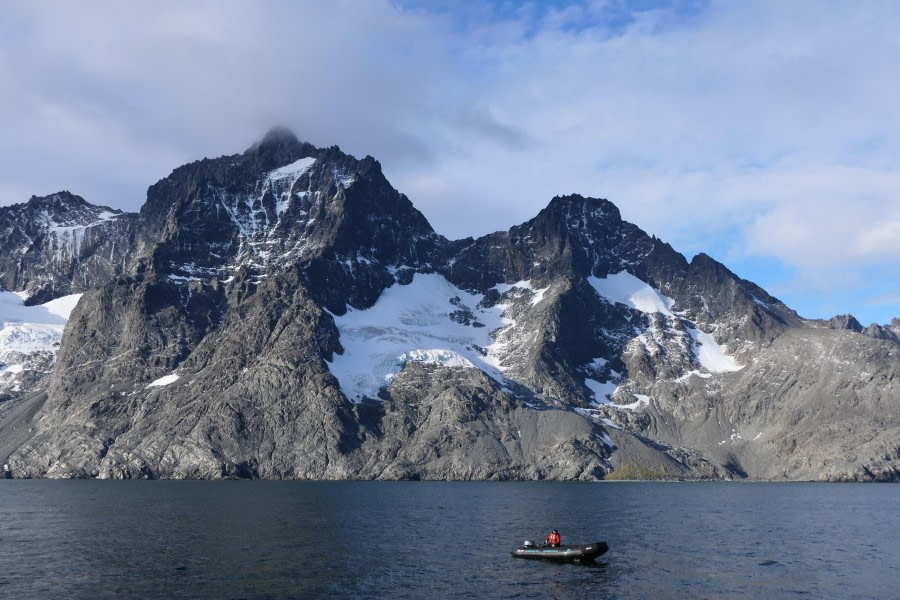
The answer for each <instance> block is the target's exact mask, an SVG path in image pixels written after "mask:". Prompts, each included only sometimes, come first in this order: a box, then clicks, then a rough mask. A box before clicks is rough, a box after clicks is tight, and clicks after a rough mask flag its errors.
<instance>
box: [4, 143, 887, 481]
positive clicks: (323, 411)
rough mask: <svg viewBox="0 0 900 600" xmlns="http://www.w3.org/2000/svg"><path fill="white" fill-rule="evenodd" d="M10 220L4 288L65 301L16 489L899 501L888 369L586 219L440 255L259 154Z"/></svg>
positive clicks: (432, 239) (746, 288)
mask: <svg viewBox="0 0 900 600" xmlns="http://www.w3.org/2000/svg"><path fill="white" fill-rule="evenodd" d="M29 205H31V206H32V207H33V209H32V210H29V211H27V212H28V214H20V213H22V211H23V208H24V207H25V205H19V206H18V207H10V208H0V230H3V231H2V232H3V233H4V235H6V237H3V238H0V239H4V240H10V241H9V242H7V244H6V246H5V247H3V248H0V274H2V277H4V278H6V279H2V280H0V283H2V284H3V286H4V287H6V288H7V289H10V290H15V291H21V290H26V291H29V292H31V291H37V292H40V293H41V294H44V295H45V296H48V295H49V296H48V297H55V296H58V295H61V294H63V293H73V292H78V291H84V295H83V296H82V297H81V300H80V301H79V302H78V304H77V305H76V306H75V308H74V310H73V312H72V313H71V316H70V317H69V321H68V324H67V325H66V334H65V336H63V338H62V340H61V342H60V346H59V351H58V353H56V354H55V355H54V354H53V353H50V354H48V360H47V361H46V364H48V365H49V364H52V363H53V361H54V360H55V366H53V372H52V374H50V375H49V376H47V377H42V378H41V377H38V379H40V381H43V383H40V382H38V381H37V380H35V383H34V385H35V386H38V385H40V386H43V388H38V387H31V383H30V382H26V381H25V380H23V379H16V380H15V383H14V384H10V385H16V386H18V385H20V383H21V385H23V386H24V385H26V383H27V384H28V386H29V389H28V393H29V394H31V393H32V392H35V391H37V392H40V391H41V390H43V392H44V393H43V395H41V394H39V393H35V394H32V395H30V396H27V397H26V395H25V394H24V393H23V394H19V395H16V396H14V397H11V399H10V400H6V401H4V400H2V398H0V459H3V458H4V457H6V456H9V457H10V458H9V462H10V463H11V464H13V466H14V469H15V472H16V474H17V476H49V477H204V478H206V477H211V478H214V477H266V478H316V479H321V478H356V479H359V478H376V477H377V478H417V477H421V478H444V479H454V478H459V479H472V478H496V479H506V478H531V479H554V478H562V479H596V478H600V477H603V476H604V474H606V473H608V472H609V471H610V470H612V469H619V468H620V467H628V466H632V465H641V466H648V465H649V466H650V467H651V468H652V469H654V470H656V471H658V472H660V473H661V474H662V475H663V476H667V477H689V478H703V477H714V478H732V477H758V478H773V479H809V478H815V477H824V478H833V479H861V478H868V479H876V478H877V479H891V478H894V479H897V478H900V469H898V468H897V467H896V464H897V459H898V458H900V455H897V454H896V448H897V444H896V439H897V435H898V432H900V430H898V426H897V425H896V423H898V422H900V418H898V416H897V410H898V409H897V403H896V398H898V397H900V395H898V393H897V382H900V376H898V375H897V372H898V368H900V367H898V362H897V359H896V357H895V354H896V352H895V347H894V346H893V345H892V344H890V343H885V341H882V340H872V339H868V338H867V337H865V336H864V335H859V334H856V333H850V332H848V331H833V330H832V329H830V328H829V327H828V326H826V325H825V323H824V322H811V321H804V320H802V319H800V318H799V317H798V316H797V315H796V314H795V313H793V311H791V310H790V309H788V308H787V307H786V306H784V305H783V304H782V303H781V302H780V301H778V300H777V299H776V298H773V297H772V296H770V295H769V294H767V293H766V292H765V291H764V290H762V289H761V288H759V287H758V286H756V285H755V284H753V283H752V282H750V281H746V280H743V279H741V278H740V277H738V276H737V275H735V274H734V273H732V272H731V271H729V270H728V269H727V268H726V267H725V266H724V265H722V264H721V263H718V262H717V261H715V260H714V259H713V258H712V257H710V256H707V255H705V254H699V255H697V256H695V257H694V258H693V259H692V260H691V262H690V263H688V261H687V260H686V259H685V257H684V256H683V255H681V254H680V253H678V252H676V251H675V250H674V249H673V248H672V247H671V246H669V245H668V244H666V243H665V242H663V241H661V240H659V239H657V238H656V237H654V236H651V235H648V234H647V233H646V232H644V231H642V230H641V229H640V228H639V227H638V226H636V225H634V224H632V223H629V222H627V221H623V220H622V217H621V214H620V212H619V210H618V208H616V206H615V205H614V204H612V203H611V202H609V201H607V200H604V199H597V198H589V197H584V196H580V195H577V194H572V195H566V196H557V197H555V198H553V199H552V200H551V201H550V203H549V204H548V205H547V206H546V207H545V208H544V209H543V210H542V211H540V213H539V214H538V215H537V216H535V217H534V218H533V219H531V220H529V221H527V222H525V223H523V224H521V225H518V226H516V227H512V228H511V229H510V230H508V231H500V232H495V233H492V234H489V235H486V236H483V237H481V238H479V239H477V240H473V239H472V238H467V239H464V240H458V241H452V242H451V241H448V240H446V239H444V238H443V237H441V236H439V235H437V234H436V233H435V232H434V230H433V229H432V228H431V226H430V225H429V223H428V221H427V220H426V219H425V217H424V216H423V215H422V214H421V213H420V212H419V211H418V210H417V209H416V208H415V207H414V206H413V204H412V203H411V202H410V200H409V199H408V198H407V197H406V196H404V195H403V194H401V193H399V192H398V191H397V190H395V189H394V188H393V187H392V186H391V185H390V183H389V182H388V181H387V180H386V178H385V177H384V175H383V173H382V170H381V166H380V164H379V163H378V161H376V160H375V159H374V158H371V157H365V158H363V159H357V158H355V157H353V156H350V155H348V154H346V153H344V152H342V151H341V150H340V148H338V147H337V146H332V147H329V148H317V147H314V146H312V145H310V144H307V143H304V142H301V141H300V140H299V139H298V138H297V137H296V136H295V135H294V134H293V133H292V132H290V131H289V130H286V129H284V128H275V129H273V130H272V131H270V132H269V133H268V134H267V135H266V136H265V137H264V138H263V139H262V140H261V141H260V142H259V143H257V144H254V145H253V146H251V147H250V148H248V149H247V150H246V151H245V152H243V153H242V154H234V155H231V156H222V157H219V158H213V159H208V158H207V159H203V160H198V161H195V162H193V163H190V164H187V165H184V166H182V167H179V168H177V169H175V170H174V171H172V173H171V174H170V175H169V176H168V177H166V178H164V179H162V180H160V181H159V182H157V183H156V184H154V185H153V186H151V187H150V189H149V190H148V195H147V202H146V203H145V205H144V207H143V208H142V209H141V214H140V217H139V218H134V217H132V216H131V215H124V214H123V215H118V216H117V215H114V214H113V213H112V211H104V209H102V207H91V206H90V205H88V204H87V203H86V202H84V201H83V200H82V199H80V198H78V197H77V196H74V195H71V194H69V193H68V192H60V193H59V194H56V195H54V196H53V197H47V198H43V199H33V200H32V201H30V202H29ZM44 207H47V208H44ZM51 209H52V210H51ZM82 210H83V212H84V215H86V217H90V218H86V220H82V221H77V220H75V217H74V216H73V217H72V219H73V220H71V221H67V222H66V223H67V224H63V221H61V220H60V219H61V217H60V215H61V214H63V213H65V212H66V211H70V212H73V214H74V213H75V212H79V211H82ZM16 211H19V212H16ZM45 213H46V215H50V214H52V215H54V216H53V220H52V221H51V220H50V219H49V218H43V217H41V218H38V217H39V216H40V215H45ZM101 217H102V218H101ZM42 219H43V220H42ZM4 228H5V229H4ZM7 231H8V232H9V234H7ZM10 296H11V295H10ZM11 300H14V301H18V298H11ZM896 325H897V324H896V323H895V324H894V326H893V328H891V327H888V326H885V327H883V328H881V327H877V326H876V327H872V328H869V329H867V330H866V331H865V332H864V333H866V335H869V336H871V337H881V338H883V340H890V341H896V339H897V337H896V329H897V328H896ZM832 326H839V327H841V328H842V329H858V328H859V324H858V322H856V321H855V319H852V317H849V316H848V317H844V318H841V319H837V320H835V321H834V322H833V323H832ZM0 337H2V336H0ZM20 338H21V336H20ZM0 341H2V340H0ZM8 356H11V355H9V354H8ZM0 360H7V362H9V363H10V364H12V362H11V360H12V358H9V359H2V358H0ZM16 360H19V359H18V358H16ZM16 364H20V365H24V364H25V363H24V362H19V363H16ZM811 365H812V366H811ZM820 365H821V368H820ZM47 368H49V367H47ZM2 369H3V365H0V375H2V373H3V371H2ZM24 369H25V367H21V370H24ZM13 370H16V369H13ZM6 372H7V373H9V372H11V370H10V369H8V368H7V369H6ZM47 379H49V380H50V381H49V383H48V382H47ZM9 381H12V380H10V379H7V382H9ZM0 383H2V381H0ZM9 389H12V388H9ZM0 392H2V390H0ZM17 394H18V392H17ZM13 403H20V404H13ZM4 404H5V405H6V406H16V408H15V411H11V410H8V409H6V408H5V407H4ZM4 411H6V412H4ZM13 433H15V434H16V435H12V434H13ZM16 436H18V437H16ZM873 436H874V437H873Z"/></svg>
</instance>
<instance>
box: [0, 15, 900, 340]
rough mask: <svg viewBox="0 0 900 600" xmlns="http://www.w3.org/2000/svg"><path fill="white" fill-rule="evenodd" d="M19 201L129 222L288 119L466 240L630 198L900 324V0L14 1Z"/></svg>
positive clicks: (805, 285) (758, 265) (6, 52)
mask: <svg viewBox="0 0 900 600" xmlns="http://www.w3.org/2000/svg"><path fill="white" fill-rule="evenodd" d="M3 12H4V15H3V19H2V21H0V89H2V90H3V93H2V94H0V130H2V131H3V132H4V137H3V140H4V143H3V144H2V145H0V203H2V204H11V203H14V202H22V201H25V200H27V199H28V197H30V196H31V195H32V194H39V195H40V194H47V193H51V192H55V191H58V190H61V189H69V190H71V191H72V192H74V193H78V194H80V195H82V196H84V197H85V198H86V199H88V200H89V201H91V202H95V203H101V204H107V205H110V206H114V207H119V208H125V209H129V210H135V209H137V208H138V207H139V206H140V204H141V203H142V202H143V200H144V195H145V192H146V188H147V186H148V185H150V184H152V183H153V182H155V181H156V180H158V179H159V178H161V177H164V176H165V175H167V174H168V173H169V172H170V171H171V170H172V169H173V168H175V167H176V166H178V165H180V164H182V163H184V162H187V161H189V160H195V159H197V158H202V157H203V156H218V155H221V154H228V153H234V152H240V151H242V150H244V149H245V148H246V147H248V146H250V145H251V144H252V143H253V142H255V141H257V140H258V139H259V138H260V137H261V136H262V135H263V134H264V132H265V131H266V130H268V129H269V127H271V126H272V125H275V124H283V125H286V126H289V127H291V128H292V129H293V130H294V131H295V132H296V133H297V134H298V136H300V137H301V138H303V139H306V140H308V141H310V142H312V143H314V144H316V145H320V146H323V145H332V144H338V145H340V146H341V147H342V148H343V149H344V150H345V151H348V152H351V153H353V154H355V155H357V156H363V155H366V154H371V155H373V156H375V157H376V158H378V159H379V160H380V161H381V162H382V164H383V166H384V170H385V173H386V174H387V176H388V178H389V179H390V180H391V182H392V183H393V184H394V186H395V187H397V188H398V189H400V190H401V191H402V192H404V193H406V194H407V195H409V196H410V198H411V199H412V201H413V202H414V203H415V204H416V206H417V207H419V208H420V209H421V210H422V211H423V212H424V213H425V215H426V216H427V217H428V219H429V220H430V221H431V223H432V225H433V226H434V227H435V229H437V230H438V231H439V232H440V233H443V234H445V235H447V236H448V237H464V236H469V235H473V236H475V235H481V234H484V233H487V232H490V231H495V230H500V229H506V228H508V227H509V226H511V225H514V224H517V223H519V222H522V221H524V220H526V219H528V218H531V217H532V216H534V215H535V214H536V213H537V212H538V210H540V209H541V208H542V207H543V206H545V205H546V204H547V202H548V201H549V200H550V198H552V197H553V196H554V195H558V194H566V193H580V194H583V195H588V196H599V197H605V198H609V199H610V200H612V201H613V202H615V203H616V204H617V205H618V206H619V207H620V208H621V210H622V213H623V217H624V218H626V219H627V220H629V221H632V222H634V223H636V224H638V225H639V226H641V227H642V228H643V229H645V230H647V231H648V232H650V233H654V234H656V235H657V236H659V237H661V238H662V239H664V240H666V241H669V242H670V243H672V245H673V246H674V247H675V248H676V249H678V250H679V251H681V252H684V253H686V254H688V255H691V254H694V253H697V252H707V253H708V254H711V255H712V256H714V257H715V258H717V259H719V260H721V261H722V262H725V263H726V264H727V265H728V266H729V267H730V268H732V270H734V271H735V272H737V273H738V274H739V275H740V276H742V277H745V278H747V279H751V280H753V281H755V282H757V283H759V284H760V285H762V286H763V287H765V288H766V289H767V290H769V291H770V292H772V293H773V294H775V295H776V296H779V297H780V298H781V299H782V300H784V301H786V302H787V303H788V304H789V305H790V306H792V307H794V308H796V309H797V310H798V311H799V312H800V313H801V314H802V315H803V316H807V317H828V316H831V315H833V314H836V313H842V312H853V313H854V314H855V315H856V316H857V317H858V318H860V320H862V321H864V322H870V321H877V322H880V323H884V322H887V321H888V320H889V319H890V318H891V317H893V316H900V303H898V299H900V283H898V282H900V277H898V276H900V272H898V271H900V267H898V265H900V198H898V190H900V175H898V169H897V167H898V159H900V109H898V107H900V80H898V79H897V77H896V76H895V74H896V73H897V72H898V66H900V65H898V62H900V58H898V57H900V37H898V36H897V35H896V33H895V32H896V31H897V30H898V27H900V9H898V8H897V6H896V4H894V3H892V2H876V1H872V2H867V1H861V2H856V3H842V2H819V1H815V2H813V1H805V0H797V1H793V2H789V3H788V2H781V1H765V0H764V1H761V2H754V3H736V2H726V1H710V2H693V3H690V2H679V3H669V2H652V3H648V2H641V3H631V2H621V1H608V2H575V3H564V2H558V3H552V4H549V3H543V2H541V3H538V2H535V3H507V2H496V3H490V2H486V3H481V4H475V3H471V2H444V3H434V2H417V1H413V0H410V1H407V2H401V3H392V2H388V1H386V0H372V1H369V2H356V1H352V0H337V1H334V2H329V3H322V2H289V1H277V0H273V1H269V2H263V3H260V2H250V1H239V0H226V1H212V0H194V1H188V2H180V3H177V4H176V3H140V2H128V1H125V2H116V3H106V2H92V1H87V2H80V3H77V4H71V3H53V2H41V1H31V2H8V3H5V4H4V10H3Z"/></svg>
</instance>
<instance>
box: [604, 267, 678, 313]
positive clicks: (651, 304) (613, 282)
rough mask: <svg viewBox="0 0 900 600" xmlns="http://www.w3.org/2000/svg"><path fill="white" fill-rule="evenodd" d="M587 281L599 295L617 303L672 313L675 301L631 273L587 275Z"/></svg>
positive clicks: (640, 308)
mask: <svg viewBox="0 0 900 600" xmlns="http://www.w3.org/2000/svg"><path fill="white" fill-rule="evenodd" d="M588 283H590V284H591V286H592V287H593V288H594V289H595V290H596V291H597V293H598V294H600V296H602V297H604V298H606V299H607V300H610V301H612V302H615V303H618V304H624V305H626V306H630V307H631V308H634V309H637V310H639V311H641V312H645V313H662V314H664V315H666V316H668V317H671V316H674V315H672V311H671V310H670V309H671V308H672V305H674V304H675V301H674V300H672V299H671V298H669V297H668V296H663V295H662V294H661V293H659V292H658V291H657V290H655V289H653V288H652V287H650V286H649V285H648V284H646V283H644V282H643V281H641V280H640V279H638V278H637V277H635V276H634V275H632V274H631V273H628V272H627V271H621V272H619V273H614V274H612V275H609V276H607V277H604V278H602V279H601V278H599V277H594V276H591V277H588Z"/></svg>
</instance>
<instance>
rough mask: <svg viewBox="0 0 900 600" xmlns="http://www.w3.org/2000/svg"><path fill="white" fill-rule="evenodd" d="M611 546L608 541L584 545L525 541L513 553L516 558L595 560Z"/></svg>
mask: <svg viewBox="0 0 900 600" xmlns="http://www.w3.org/2000/svg"><path fill="white" fill-rule="evenodd" d="M607 550H609V546H608V545H607V544H606V542H594V543H593V544H585V545H582V546H557V547H556V548H551V547H549V546H535V545H534V544H532V543H530V542H525V545H524V546H522V547H521V548H516V549H515V551H514V552H513V553H512V555H513V556H515V557H516V558H537V559H541V560H558V561H570V562H582V561H588V560H594V559H595V558H597V557H598V556H600V555H601V554H606V551H607Z"/></svg>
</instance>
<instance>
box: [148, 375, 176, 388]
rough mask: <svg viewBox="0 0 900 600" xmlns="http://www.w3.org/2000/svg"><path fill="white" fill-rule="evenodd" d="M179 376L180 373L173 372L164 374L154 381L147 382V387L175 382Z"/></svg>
mask: <svg viewBox="0 0 900 600" xmlns="http://www.w3.org/2000/svg"><path fill="white" fill-rule="evenodd" d="M180 378H181V376H180V375H176V374H175V373H170V374H169V375H164V376H163V377H160V378H159V379H157V380H155V381H151V382H150V383H149V384H147V387H161V386H164V385H169V384H170V383H175V382H176V381H178V380H179V379H180Z"/></svg>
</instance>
